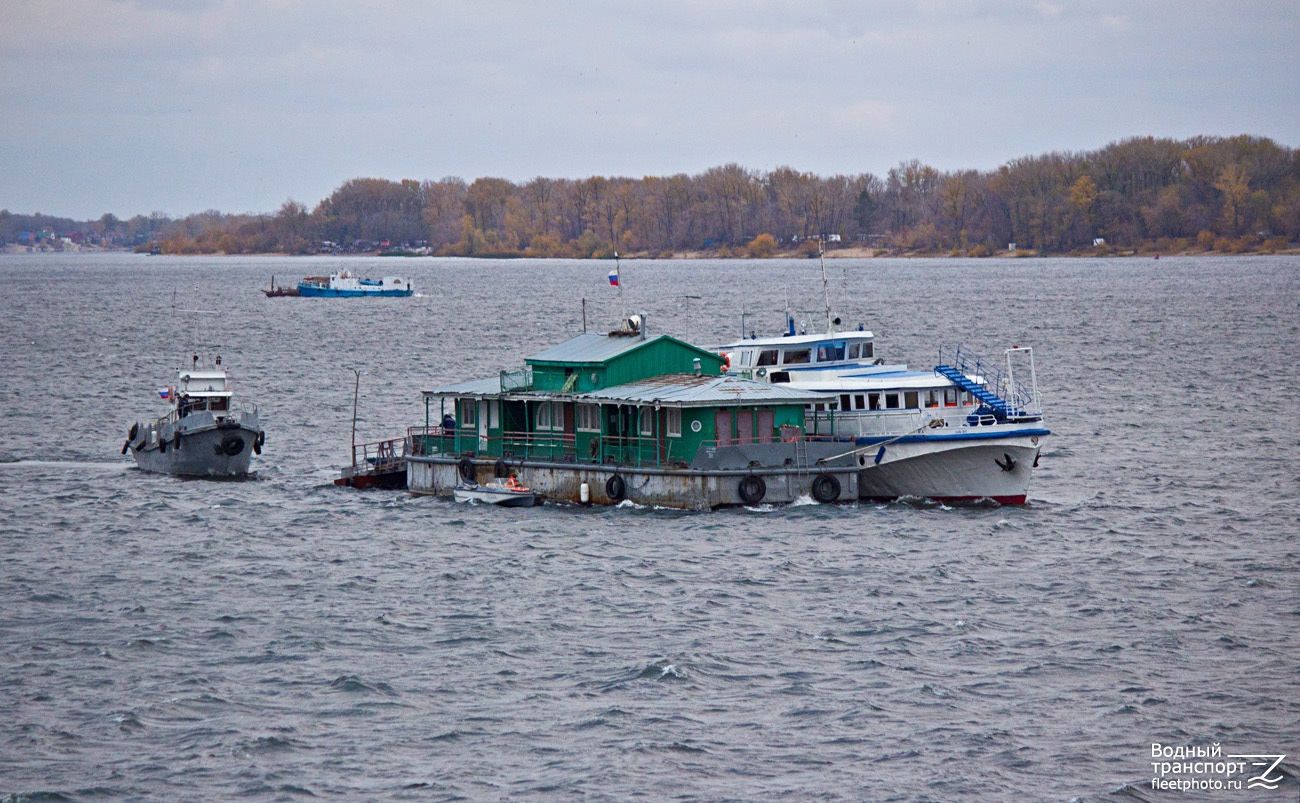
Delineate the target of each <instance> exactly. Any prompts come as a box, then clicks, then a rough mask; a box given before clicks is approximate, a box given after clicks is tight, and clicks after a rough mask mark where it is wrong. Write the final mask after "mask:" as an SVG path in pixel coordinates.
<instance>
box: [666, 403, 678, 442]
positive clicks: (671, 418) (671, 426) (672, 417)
mask: <svg viewBox="0 0 1300 803" xmlns="http://www.w3.org/2000/svg"><path fill="white" fill-rule="evenodd" d="M664 433H665V434H667V435H668V437H670V438H680V437H681V436H682V408H680V407H665V408H664Z"/></svg>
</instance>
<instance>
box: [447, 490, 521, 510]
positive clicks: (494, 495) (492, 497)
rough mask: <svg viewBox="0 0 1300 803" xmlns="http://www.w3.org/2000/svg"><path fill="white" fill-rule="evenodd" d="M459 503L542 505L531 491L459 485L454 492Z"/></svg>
mask: <svg viewBox="0 0 1300 803" xmlns="http://www.w3.org/2000/svg"><path fill="white" fill-rule="evenodd" d="M452 498H453V499H455V500H456V501H457V502H479V503H482V504H485V505H497V506H499V507H534V506H536V505H538V504H539V503H540V500H539V499H538V498H537V494H535V493H532V492H531V491H510V490H506V489H505V488H501V487H494V486H492V485H457V486H456V488H455V489H454V490H453V491H452Z"/></svg>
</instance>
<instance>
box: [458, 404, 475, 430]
mask: <svg viewBox="0 0 1300 803" xmlns="http://www.w3.org/2000/svg"><path fill="white" fill-rule="evenodd" d="M456 406H457V407H458V408H459V409H460V425H461V426H463V427H472V426H475V425H476V424H477V423H478V416H477V415H475V408H476V407H477V406H478V405H476V404H475V403H474V400H473V399H457V400H456Z"/></svg>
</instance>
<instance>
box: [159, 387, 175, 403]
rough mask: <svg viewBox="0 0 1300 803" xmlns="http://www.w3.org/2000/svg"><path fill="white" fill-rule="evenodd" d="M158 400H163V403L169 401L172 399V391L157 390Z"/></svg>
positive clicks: (168, 389) (169, 389) (167, 389)
mask: <svg viewBox="0 0 1300 803" xmlns="http://www.w3.org/2000/svg"><path fill="white" fill-rule="evenodd" d="M158 398H160V399H163V400H165V401H171V398H172V389H171V388H158Z"/></svg>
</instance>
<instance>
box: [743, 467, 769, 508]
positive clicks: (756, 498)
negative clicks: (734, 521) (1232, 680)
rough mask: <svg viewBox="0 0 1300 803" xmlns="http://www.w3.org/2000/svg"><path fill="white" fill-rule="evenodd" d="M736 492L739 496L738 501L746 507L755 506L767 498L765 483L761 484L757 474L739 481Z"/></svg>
mask: <svg viewBox="0 0 1300 803" xmlns="http://www.w3.org/2000/svg"><path fill="white" fill-rule="evenodd" d="M736 490H737V492H738V493H739V494H740V501H742V502H744V503H745V504H747V505H756V504H758V503H759V502H761V501H763V497H764V496H767V483H766V482H763V478H762V477H760V476H758V475H757V474H750V475H749V476H747V477H745V478H744V479H743V480H741V481H740V485H739V486H738V487H737V489H736Z"/></svg>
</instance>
